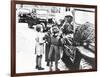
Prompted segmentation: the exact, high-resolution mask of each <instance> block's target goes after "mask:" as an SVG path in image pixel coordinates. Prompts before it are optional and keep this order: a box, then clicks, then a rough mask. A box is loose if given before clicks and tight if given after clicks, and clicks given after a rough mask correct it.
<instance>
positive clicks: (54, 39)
mask: <svg viewBox="0 0 100 77" xmlns="http://www.w3.org/2000/svg"><path fill="white" fill-rule="evenodd" d="M52 31H53V34H52V35H51V37H50V44H51V45H50V50H49V54H48V59H49V60H50V65H49V66H50V71H52V58H54V61H55V70H56V71H60V70H59V69H58V60H59V59H60V51H59V36H58V33H59V31H58V27H57V26H54V27H53V29H52Z"/></svg>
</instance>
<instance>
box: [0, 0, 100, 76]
mask: <svg viewBox="0 0 100 77" xmlns="http://www.w3.org/2000/svg"><path fill="white" fill-rule="evenodd" d="M30 1H41V2H42V1H43V2H55V3H71V4H88V5H98V8H100V3H99V0H30ZM10 5H11V4H10V0H1V2H0V77H10V56H11V55H10V53H11V45H10V43H11V38H10V36H11V25H10V22H11V21H10V20H11V17H10V14H11V13H10V10H11V9H10ZM99 13H100V9H98V21H99V17H100V14H99ZM99 24H100V22H98V39H100V36H99V29H100V26H99ZM99 42H100V40H98V43H99ZM98 46H99V44H98ZM99 50H100V47H98V59H100V56H99V55H100V52H99ZM99 68H100V60H98V71H97V72H88V73H74V74H72V73H71V74H58V75H42V76H37V77H53V76H58V77H61V76H63V77H94V76H95V77H98V76H99V72H100V70H99ZM30 77H31V76H30ZM34 77H35V76H34Z"/></svg>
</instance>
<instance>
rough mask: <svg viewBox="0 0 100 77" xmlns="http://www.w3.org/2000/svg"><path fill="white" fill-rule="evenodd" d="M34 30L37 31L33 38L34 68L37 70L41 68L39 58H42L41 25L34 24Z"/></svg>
mask: <svg viewBox="0 0 100 77" xmlns="http://www.w3.org/2000/svg"><path fill="white" fill-rule="evenodd" d="M36 31H37V37H36V38H35V40H36V45H35V54H36V69H38V70H43V69H44V68H42V67H41V66H42V64H41V60H42V55H43V54H44V42H45V41H44V40H43V37H44V35H43V33H42V27H41V25H40V24H39V25H37V26H36Z"/></svg>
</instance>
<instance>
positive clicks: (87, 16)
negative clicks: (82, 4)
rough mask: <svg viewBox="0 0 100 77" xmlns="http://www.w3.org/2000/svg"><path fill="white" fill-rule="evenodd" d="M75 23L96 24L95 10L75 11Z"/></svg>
mask: <svg viewBox="0 0 100 77" xmlns="http://www.w3.org/2000/svg"><path fill="white" fill-rule="evenodd" d="M74 14H75V23H76V24H84V23H86V22H90V23H92V24H94V23H95V22H94V20H95V18H94V17H95V13H94V9H84V10H83V9H75V13H74Z"/></svg>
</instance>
